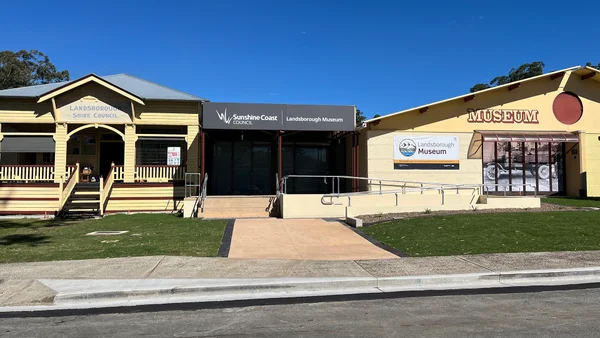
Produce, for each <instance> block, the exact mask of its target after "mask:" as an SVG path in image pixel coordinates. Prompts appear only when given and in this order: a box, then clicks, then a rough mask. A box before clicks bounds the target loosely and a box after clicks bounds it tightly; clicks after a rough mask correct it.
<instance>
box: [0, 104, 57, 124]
mask: <svg viewBox="0 0 600 338" xmlns="http://www.w3.org/2000/svg"><path fill="white" fill-rule="evenodd" d="M36 102H37V100H36V99H0V122H3V123H54V115H53V114H52V104H51V103H50V102H44V103H40V104H38V103H36Z"/></svg>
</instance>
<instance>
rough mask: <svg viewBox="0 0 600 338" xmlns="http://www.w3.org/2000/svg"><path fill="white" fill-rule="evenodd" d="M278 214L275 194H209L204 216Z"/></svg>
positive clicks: (231, 216) (230, 216) (224, 216)
mask: <svg viewBox="0 0 600 338" xmlns="http://www.w3.org/2000/svg"><path fill="white" fill-rule="evenodd" d="M277 214H278V211H277V208H276V198H275V196H207V197H206V199H205V200H204V212H199V213H198V217H202V218H228V219H229V218H263V217H272V216H276V215H277Z"/></svg>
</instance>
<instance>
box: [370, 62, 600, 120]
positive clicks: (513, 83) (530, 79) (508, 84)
mask: <svg viewBox="0 0 600 338" xmlns="http://www.w3.org/2000/svg"><path fill="white" fill-rule="evenodd" d="M583 68H591V67H581V66H574V67H569V68H565V69H561V70H557V71H554V72H550V73H546V74H542V75H538V76H534V77H530V78H527V79H523V80H519V81H514V82H510V83H507V84H503V85H500V86H495V87H491V88H488V89H484V90H480V91H477V92H474V93H468V94H463V95H459V96H455V97H452V98H449V99H445V100H441V101H437V102H433V103H428V104H424V105H422V106H418V107H414V108H409V109H405V110H402V111H399V112H395V113H391V114H387V115H383V116H380V117H376V118H372V119H370V120H366V121H365V122H364V124H365V125H366V124H367V123H370V122H375V121H378V120H382V119H385V118H388V117H392V116H396V115H399V114H404V113H408V112H411V111H415V110H421V109H429V108H430V107H432V106H435V105H438V104H442V103H446V102H450V101H454V100H460V99H465V98H467V97H470V96H476V95H480V94H483V93H487V92H491V91H494V90H499V89H502V88H508V87H510V86H514V85H516V84H521V83H525V82H529V81H535V80H538V79H541V78H543V77H552V76H554V75H559V74H561V73H565V72H567V71H574V70H575V71H579V70H581V69H583ZM591 69H592V70H594V71H596V72H598V70H597V69H594V68H591ZM598 80H600V77H599V78H598Z"/></svg>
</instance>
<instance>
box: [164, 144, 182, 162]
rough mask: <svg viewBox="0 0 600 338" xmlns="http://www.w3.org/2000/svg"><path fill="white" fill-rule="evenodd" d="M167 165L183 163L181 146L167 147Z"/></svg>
mask: <svg viewBox="0 0 600 338" xmlns="http://www.w3.org/2000/svg"><path fill="white" fill-rule="evenodd" d="M167 165H181V147H168V148H167Z"/></svg>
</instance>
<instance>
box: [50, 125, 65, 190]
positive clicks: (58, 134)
mask: <svg viewBox="0 0 600 338" xmlns="http://www.w3.org/2000/svg"><path fill="white" fill-rule="evenodd" d="M53 138H54V183H60V182H61V181H62V180H63V179H64V175H65V173H66V171H67V141H68V140H69V136H68V135H67V124H66V123H57V124H56V130H55V132H54V136H53Z"/></svg>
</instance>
